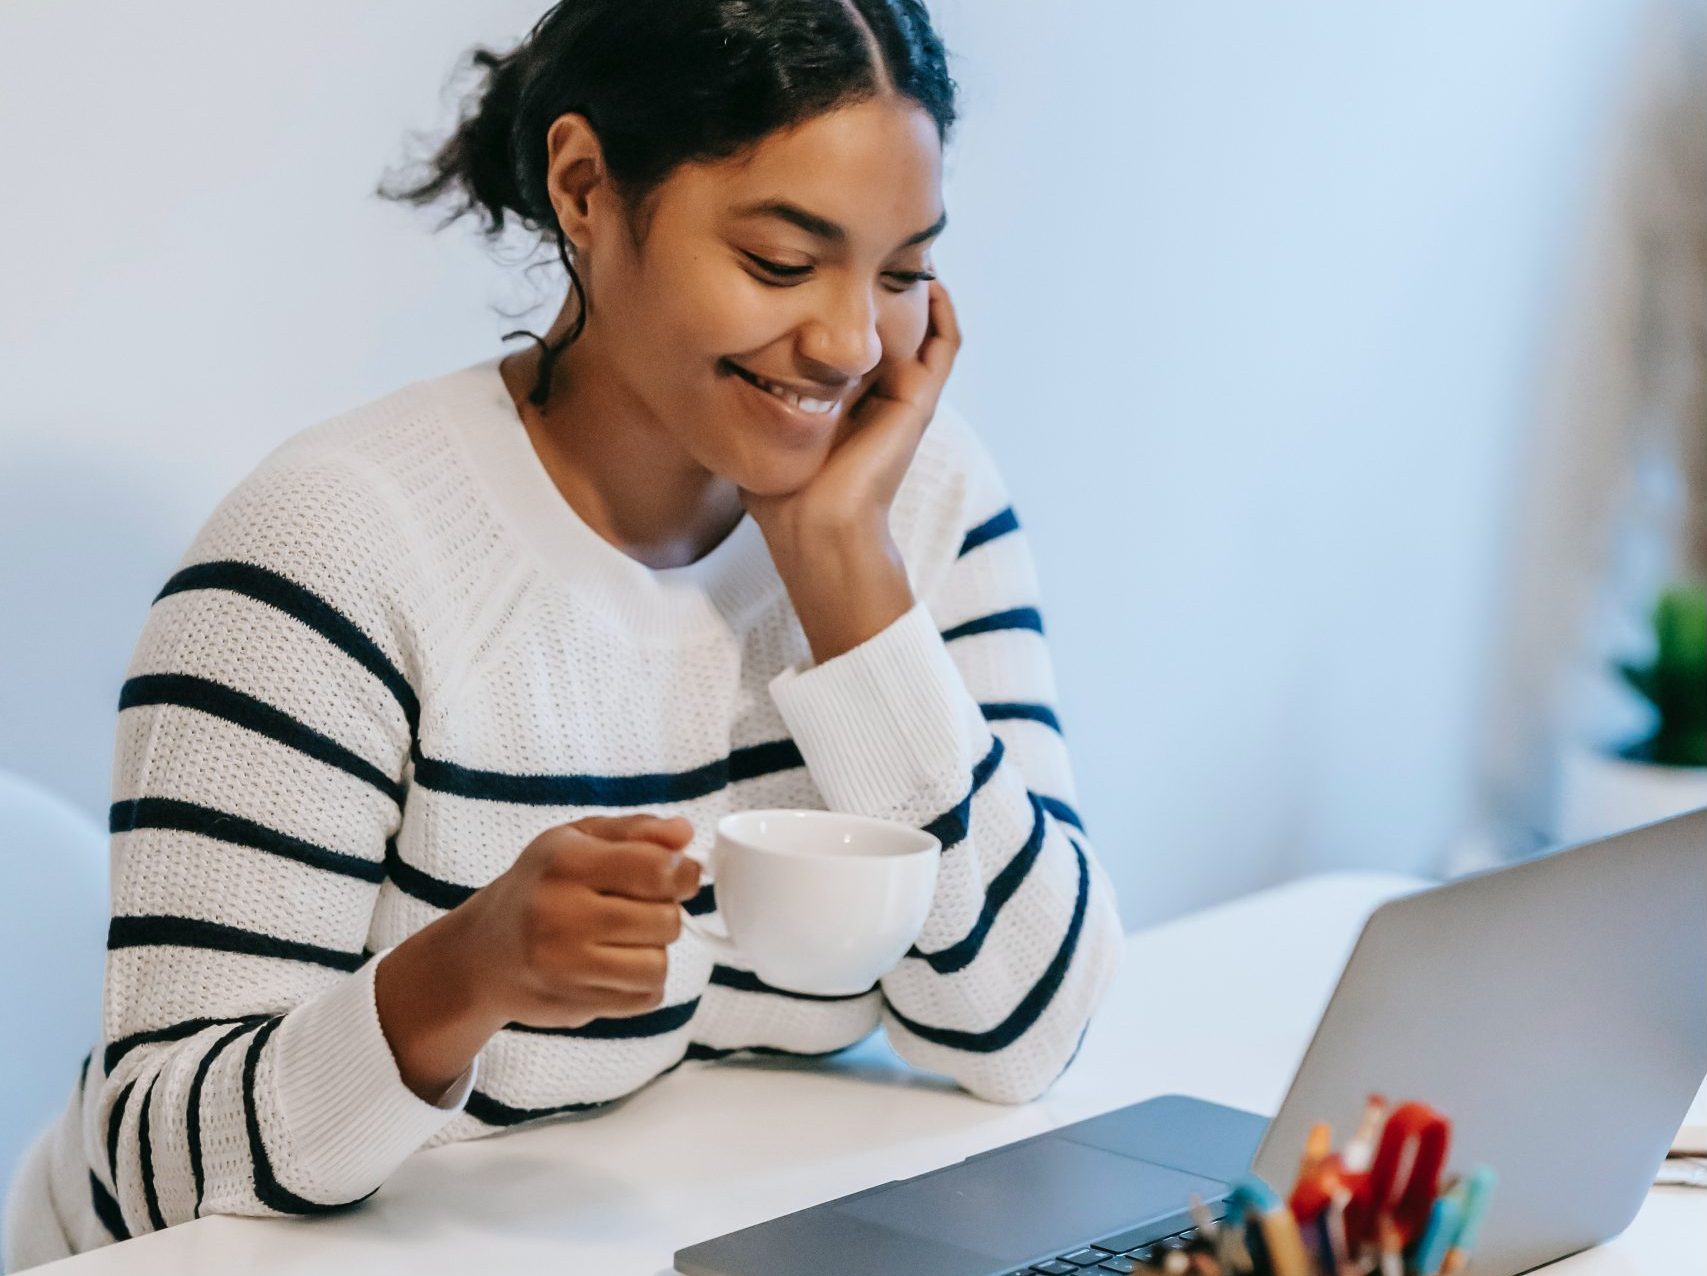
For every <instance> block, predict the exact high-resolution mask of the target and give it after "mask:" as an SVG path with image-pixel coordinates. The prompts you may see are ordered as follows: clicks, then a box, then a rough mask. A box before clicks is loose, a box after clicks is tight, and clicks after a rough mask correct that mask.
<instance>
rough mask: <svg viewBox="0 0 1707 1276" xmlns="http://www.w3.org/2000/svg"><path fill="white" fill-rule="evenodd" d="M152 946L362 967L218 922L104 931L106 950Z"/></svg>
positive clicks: (135, 920) (162, 921) (134, 923)
mask: <svg viewBox="0 0 1707 1276" xmlns="http://www.w3.org/2000/svg"><path fill="white" fill-rule="evenodd" d="M155 945H160V946H165V947H172V948H206V949H211V950H213V951H215V952H223V953H248V954H250V955H251V956H255V957H279V958H283V959H284V960H286V961H305V962H312V963H314V964H315V965H317V966H330V967H331V968H332V969H333V970H355V969H357V968H358V967H359V966H360V965H361V964H362V955H361V954H360V953H347V952H342V951H340V950H339V949H336V948H322V947H320V945H318V944H304V943H301V942H299V941H297V940H294V939H279V938H278V937H277V936H274V935H263V934H261V933H260V932H259V931H253V930H243V929H241V928H239V927H236V926H227V925H225V924H224V923H222V922H207V921H202V920H201V919H200V918H197V917H115V918H113V920H112V922H111V924H110V925H109V926H108V927H107V947H108V949H117V948H147V947H152V946H155Z"/></svg>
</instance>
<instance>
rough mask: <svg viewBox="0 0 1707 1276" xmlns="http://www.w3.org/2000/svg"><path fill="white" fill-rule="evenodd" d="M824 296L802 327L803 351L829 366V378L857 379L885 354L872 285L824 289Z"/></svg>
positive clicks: (808, 357)
mask: <svg viewBox="0 0 1707 1276" xmlns="http://www.w3.org/2000/svg"><path fill="white" fill-rule="evenodd" d="M822 296H823V301H822V303H821V305H820V307H819V308H818V309H817V311H816V312H815V313H814V314H813V315H812V317H811V318H810V319H809V320H808V321H807V323H806V325H805V327H804V328H803V330H802V331H801V334H800V353H801V354H802V355H803V356H805V357H806V358H807V359H810V360H811V361H812V362H814V363H818V364H822V365H823V366H824V367H825V369H826V375H825V380H832V379H841V380H846V381H857V380H859V378H861V377H863V376H864V375H865V374H866V373H868V372H870V371H871V370H872V369H873V368H875V367H876V366H877V364H878V360H880V359H881V358H882V357H883V339H882V338H881V337H880V336H879V335H878V332H877V305H876V302H875V300H874V298H873V297H872V295H871V291H870V289H868V288H861V287H857V286H853V285H849V286H847V287H843V288H834V289H824V290H823V293H822ZM830 370H833V372H834V376H833V377H832V376H831V375H829V373H830Z"/></svg>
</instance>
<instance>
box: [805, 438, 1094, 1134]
mask: <svg viewBox="0 0 1707 1276" xmlns="http://www.w3.org/2000/svg"><path fill="white" fill-rule="evenodd" d="M947 424H948V423H946V422H945V426H946V425H947ZM955 425H956V426H958V427H959V428H958V431H957V432H958V434H959V435H960V438H961V442H960V445H959V446H960V447H961V449H962V450H963V451H964V452H965V453H966V454H967V455H966V457H965V463H966V479H965V485H964V489H963V490H964V498H963V503H962V504H961V507H960V508H961V510H962V512H963V518H962V519H961V529H962V537H963V539H962V540H961V542H960V546H959V552H958V553H957V554H956V555H955V557H954V559H953V561H952V563H950V564H949V565H948V566H947V567H946V569H945V570H944V571H943V572H942V573H941V576H940V579H939V580H938V581H936V583H935V584H934V586H933V587H932V589H931V590H930V593H929V596H928V598H926V599H925V600H924V601H920V602H915V603H913V604H912V605H911V606H910V607H908V608H907V610H906V611H905V612H904V613H902V614H901V615H899V616H898V617H897V618H896V619H894V620H892V621H890V622H889V623H888V624H887V625H884V626H883V627H882V628H881V629H877V630H876V631H875V632H872V631H873V629H874V628H875V626H877V625H879V624H882V618H883V617H884V616H885V615H886V614H889V613H887V612H885V610H883V609H884V608H885V607H887V608H890V609H891V610H892V609H893V606H894V604H893V603H892V602H888V603H885V602H882V601H880V600H881V599H883V598H884V597H885V596H886V594H885V591H883V590H881V589H878V590H871V591H862V590H857V589H851V588H850V589H848V590H846V591H845V592H843V593H842V594H841V599H840V602H839V603H835V604H832V602H831V596H830V595H828V594H826V595H825V597H824V599H823V602H822V604H821V605H822V607H823V608H824V609H825V611H824V612H823V613H821V614H826V615H829V614H830V612H829V609H830V608H831V607H832V606H834V607H835V608H836V613H835V614H834V615H831V618H830V619H828V620H826V621H822V622H819V621H814V623H813V626H811V627H808V626H807V624H806V621H805V618H804V617H803V627H806V628H808V633H809V634H810V633H811V632H812V629H813V628H817V629H818V631H819V632H820V633H822V632H825V631H826V630H834V631H844V632H847V633H849V634H852V635H855V636H856V637H857V635H859V634H860V633H861V632H862V628H861V626H862V622H861V621H860V620H859V619H858V614H859V613H860V612H861V611H862V610H863V611H865V613H866V617H867V618H866V620H865V621H864V622H863V625H864V629H863V632H867V633H871V636H870V637H867V638H863V639H862V640H859V641H857V642H856V643H855V645H853V646H851V647H845V648H843V649H841V650H835V649H834V648H832V647H830V646H829V645H828V644H827V643H824V644H821V643H818V642H814V650H815V652H817V653H824V652H826V651H834V654H829V655H828V656H827V658H823V659H821V660H820V661H819V663H817V664H815V665H814V666H813V667H811V668H808V669H805V670H788V671H785V672H784V673H783V674H781V675H779V676H778V678H777V679H776V680H775V681H774V682H773V683H772V685H771V692H772V696H773V698H774V699H775V701H776V703H777V706H778V709H779V710H780V712H781V713H782V716H783V718H784V720H785V721H786V722H787V724H788V727H789V730H790V732H791V734H792V735H793V736H794V738H795V740H796V742H797V743H798V744H799V746H800V750H801V753H802V755H803V756H804V757H805V759H806V764H807V767H808V769H809V770H810V772H811V774H812V778H813V780H814V782H815V783H816V784H817V786H818V788H819V790H820V792H821V793H822V794H823V796H824V798H825V801H826V803H827V804H828V805H829V806H830V807H831V808H832V809H835V810H847V811H856V812H860V813H863V814H869V815H876V816H882V817H885V818H890V819H900V820H905V821H907V822H910V823H914V824H918V825H921V826H923V827H927V828H929V829H930V830H931V831H932V832H934V833H936V834H937V835H938V836H939V838H940V839H941V840H942V843H943V853H942V860H941V865H940V869H939V874H938V880H937V890H936V897H935V900H934V902H933V905H932V908H931V911H930V914H929V916H928V917H927V919H926V921H925V924H924V929H923V931H922V933H921V934H920V936H919V939H918V942H917V945H916V946H915V948H914V949H913V951H912V952H911V953H909V954H908V956H907V957H906V958H904V959H903V960H902V962H901V964H900V965H899V966H898V967H896V969H895V970H893V971H892V972H890V973H889V974H888V975H886V976H884V978H883V980H882V990H883V994H884V1003H885V1006H884V1023H885V1026H886V1028H887V1030H888V1033H889V1037H890V1039H891V1041H892V1043H893V1044H894V1046H895V1049H896V1051H897V1052H898V1053H899V1054H900V1055H901V1056H902V1057H903V1058H905V1059H907V1060H908V1061H909V1062H912V1063H915V1064H917V1065H919V1066H921V1067H925V1068H930V1069H933V1070H935V1071H939V1072H944V1073H947V1074H949V1075H950V1076H953V1077H954V1078H955V1079H956V1080H958V1081H959V1082H960V1083H961V1084H962V1085H963V1086H965V1087H966V1088H967V1089H968V1090H970V1091H971V1092H973V1093H974V1094H978V1095H980V1096H982V1097H985V1098H989V1099H995V1100H1000V1101H1006V1102H1023V1101H1026V1100H1029V1099H1032V1098H1035V1097H1037V1096H1038V1095H1039V1094H1041V1093H1042V1092H1043V1091H1044V1090H1046V1089H1047V1088H1048V1087H1049V1086H1050V1085H1051V1084H1052V1083H1053V1082H1054V1081H1055V1079H1056V1078H1057V1077H1058V1076H1059V1075H1060V1073H1061V1072H1062V1070H1063V1069H1064V1068H1065V1067H1066V1066H1067V1063H1068V1062H1069V1061H1070V1059H1071V1057H1072V1055H1073V1053H1074V1051H1075V1050H1076V1049H1077V1047H1078V1044H1079V1042H1080V1040H1081V1038H1082V1036H1083V1032H1084V1029H1085V1027H1086V1025H1087V1024H1088V1022H1089V1019H1090V1016H1091V1014H1092V1012H1093V1011H1094V1009H1095V1008H1096V1006H1097V1005H1098V1003H1099V1002H1100V1001H1101V999H1102V997H1103V995H1104V993H1105V992H1106V990H1107V987H1108V985H1109V983H1110V981H1111V980H1112V979H1113V976H1114V973H1115V971H1116V968H1117V966H1118V963H1119V958H1120V953H1121V948H1122V933H1121V927H1120V920H1119V916H1118V914H1117V913H1116V910H1115V905H1114V894H1113V890H1112V888H1111V886H1110V884H1109V882H1108V879H1107V877H1106V875H1105V873H1104V872H1103V870H1102V868H1101V866H1100V865H1099V864H1098V862H1097V860H1096V857H1095V855H1094V853H1093V851H1092V848H1091V845H1090V842H1089V840H1088V839H1087V838H1086V836H1085V833H1084V830H1083V827H1082V824H1081V822H1080V821H1079V818H1078V815H1077V813H1076V812H1075V810H1074V802H1075V788H1074V782H1073V777H1072V771H1071V767H1070V764H1069V760H1068V754H1067V748H1066V744H1065V741H1064V739H1063V737H1062V735H1061V731H1060V726H1059V721H1058V718H1057V715H1056V709H1055V704H1056V691H1055V680H1054V674H1053V670H1052V666H1051V663H1050V658H1049V653H1048V649H1047V646H1046V644H1045V642H1044V637H1043V632H1042V628H1043V627H1042V620H1041V614H1040V609H1039V598H1038V587H1037V578H1036V572H1035V568H1034V565H1033V561H1032V557H1031V552H1030V549H1029V546H1028V545H1027V543H1026V540H1025V535H1024V532H1023V530H1022V529H1021V528H1020V527H1019V524H1018V520H1017V518H1015V517H1014V515H1013V511H1012V508H1011V506H1010V505H1009V503H1008V498H1007V493H1006V490H1005V487H1004V485H1003V484H1002V481H1001V479H1000V476H999V474H998V472H997V470H996V468H995V465H994V463H993V462H992V461H991V460H990V459H989V457H988V454H987V453H985V452H984V450H983V448H982V445H981V444H979V443H978V441H977V440H976V437H975V436H973V435H972V434H971V432H970V431H969V430H965V429H964V427H963V426H959V423H955ZM845 552H846V551H845V550H844V553H845ZM872 570H873V574H876V569H875V568H874V569H872ZM796 575H797V577H798V578H799V579H801V580H802V581H805V580H807V579H813V578H814V575H813V573H810V572H808V571H806V570H804V569H803V568H802V569H800V570H799V571H798V572H797V573H796ZM816 578H817V579H823V575H822V573H819V574H818V575H817V576H816ZM856 579H857V578H856ZM862 598H865V599H868V600H870V601H869V602H868V603H866V604H864V605H863V606H862V604H861V602H860V600H861V599H862Z"/></svg>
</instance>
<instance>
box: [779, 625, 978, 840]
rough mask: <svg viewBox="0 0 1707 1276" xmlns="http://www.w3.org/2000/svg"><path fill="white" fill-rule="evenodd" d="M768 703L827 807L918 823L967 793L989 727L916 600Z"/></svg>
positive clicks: (798, 672) (790, 679)
mask: <svg viewBox="0 0 1707 1276" xmlns="http://www.w3.org/2000/svg"><path fill="white" fill-rule="evenodd" d="M770 693H771V699H772V700H773V701H774V702H775V703H776V707H777V711H778V713H780V714H781V715H782V719H783V722H784V723H785V724H786V725H787V727H788V731H789V734H790V735H791V736H793V737H794V742H795V744H797V745H798V746H799V748H800V753H801V756H802V757H803V758H805V760H806V768H807V770H808V772H809V773H810V774H811V776H812V780H813V782H814V783H815V784H816V785H817V786H818V789H819V792H820V793H822V794H823V796H824V800H825V802H826V803H827V804H828V805H829V807H830V809H831V810H835V811H850V812H853V813H856V814H860V815H874V816H877V817H879V818H881V819H898V820H904V821H907V822H911V823H924V822H927V821H929V820H931V819H934V818H935V817H936V816H938V815H940V814H941V813H942V812H943V811H945V810H947V809H948V808H950V807H952V806H953V805H954V804H955V803H957V802H959V801H960V800H961V798H963V797H965V796H966V792H965V790H966V783H967V775H968V773H969V772H970V771H971V770H972V766H973V764H974V762H975V761H976V760H977V756H978V753H979V752H980V751H981V749H983V748H987V747H988V745H989V739H988V734H989V731H988V727H987V726H986V724H985V723H984V719H983V715H982V714H981V713H980V712H979V710H978V707H977V705H976V704H975V703H973V701H972V698H971V696H970V695H969V694H968V693H967V691H966V684H965V683H964V682H963V681H962V680H961V677H960V670H959V669H958V668H956V666H955V664H954V660H953V658H952V657H951V656H950V655H949V654H948V649H947V648H946V647H945V646H944V644H943V641H942V635H941V634H940V633H938V632H937V628H936V622H935V621H934V620H933V619H932V618H931V614H930V611H929V610H928V609H927V608H926V607H925V605H924V603H923V602H922V601H921V602H915V603H914V604H913V606H912V608H911V609H910V610H909V611H907V612H906V613H905V614H904V615H902V616H901V617H900V618H899V619H897V620H895V621H894V622H893V623H891V624H890V625H889V626H888V627H887V628H885V629H882V630H880V631H879V632H878V633H876V634H874V635H872V636H871V637H870V638H868V639H866V640H865V641H864V642H862V643H860V644H859V645H858V646H857V647H853V648H850V649H849V650H847V651H844V652H842V653H841V654H840V655H837V656H834V657H832V658H831V659H829V660H827V661H825V662H824V663H823V664H821V665H813V666H811V667H809V668H808V667H803V666H800V665H796V666H792V667H790V668H787V669H784V670H783V671H782V672H781V673H779V674H777V675H776V677H774V678H773V679H771V682H770Z"/></svg>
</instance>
